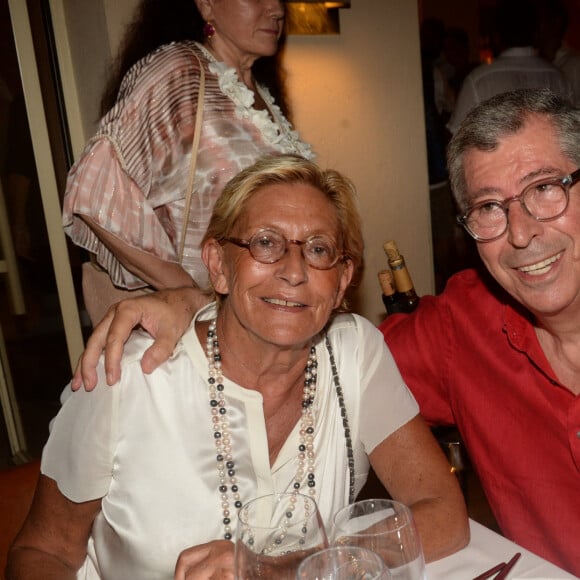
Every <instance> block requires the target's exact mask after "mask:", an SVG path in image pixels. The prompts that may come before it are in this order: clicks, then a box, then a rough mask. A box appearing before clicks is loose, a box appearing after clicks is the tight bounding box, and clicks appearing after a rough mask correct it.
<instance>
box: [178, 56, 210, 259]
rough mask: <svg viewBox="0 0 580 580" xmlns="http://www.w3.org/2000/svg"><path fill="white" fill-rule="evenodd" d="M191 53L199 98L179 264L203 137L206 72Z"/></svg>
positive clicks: (183, 246)
mask: <svg viewBox="0 0 580 580" xmlns="http://www.w3.org/2000/svg"><path fill="white" fill-rule="evenodd" d="M191 53H192V54H193V56H194V57H195V58H196V59H197V62H198V63H199V91H198V97H197V111H196V113H195V128H194V131H193V143H192V145H191V163H190V164H189V177H188V180H187V190H186V193H185V209H184V212H183V226H182V229H181V241H180V243H179V263H181V261H182V260H183V250H184V248H185V236H186V233H187V224H188V222H189V212H190V210H191V198H192V195H193V182H194V181H195V166H196V163H197V150H198V149H199V139H200V136H201V122H202V120H203V105H204V97H205V70H204V68H203V63H202V62H201V60H200V59H199V56H197V54H196V53H195V52H194V50H193V49H191Z"/></svg>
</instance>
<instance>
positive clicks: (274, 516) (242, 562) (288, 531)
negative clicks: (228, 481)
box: [235, 493, 328, 580]
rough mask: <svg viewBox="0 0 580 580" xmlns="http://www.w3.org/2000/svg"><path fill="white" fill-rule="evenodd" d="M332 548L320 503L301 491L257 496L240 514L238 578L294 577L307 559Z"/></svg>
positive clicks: (237, 559)
mask: <svg viewBox="0 0 580 580" xmlns="http://www.w3.org/2000/svg"><path fill="white" fill-rule="evenodd" d="M324 548H328V539H327V537H326V531H325V529H324V524H323V523H322V518H321V516H320V513H319V511H318V507H317V505H316V502H315V501H314V499H312V498H311V497H308V496H306V495H302V494H299V493H275V494H270V495H265V496H262V497H259V498H256V499H253V500H251V501H249V502H248V503H246V504H245V505H244V506H242V508H241V509H240V511H239V513H238V530H237V537H236V555H235V559H236V578H237V579H238V580H253V579H255V578H268V579H272V578H276V579H277V580H278V579H280V580H286V579H287V580H294V578H295V575H296V570H297V569H298V565H299V564H300V562H301V561H302V560H304V558H306V557H307V556H309V555H310V554H312V553H313V552H316V551H318V550H322V549H324Z"/></svg>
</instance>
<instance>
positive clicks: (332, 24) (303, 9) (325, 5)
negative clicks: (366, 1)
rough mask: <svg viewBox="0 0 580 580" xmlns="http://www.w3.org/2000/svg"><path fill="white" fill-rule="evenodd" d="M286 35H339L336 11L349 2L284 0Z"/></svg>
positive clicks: (346, 0)
mask: <svg viewBox="0 0 580 580" xmlns="http://www.w3.org/2000/svg"><path fill="white" fill-rule="evenodd" d="M285 5H286V34H339V33H340V21H339V18H338V10H339V9H340V8H350V0H334V1H331V0H328V1H326V2H324V1H321V0H286V3H285Z"/></svg>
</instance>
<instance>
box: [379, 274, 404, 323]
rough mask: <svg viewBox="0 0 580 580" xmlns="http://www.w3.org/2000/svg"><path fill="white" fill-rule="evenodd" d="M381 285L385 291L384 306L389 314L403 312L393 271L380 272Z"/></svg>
mask: <svg viewBox="0 0 580 580" xmlns="http://www.w3.org/2000/svg"><path fill="white" fill-rule="evenodd" d="M379 283H380V285H381V288H382V291H383V304H384V305H385V310H386V311H387V314H395V313H396V312H403V305H402V304H401V303H400V302H399V299H398V296H397V289H396V288H395V280H394V278H393V273H392V272H391V270H381V271H380V272H379Z"/></svg>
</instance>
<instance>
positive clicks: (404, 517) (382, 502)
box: [332, 498, 415, 538]
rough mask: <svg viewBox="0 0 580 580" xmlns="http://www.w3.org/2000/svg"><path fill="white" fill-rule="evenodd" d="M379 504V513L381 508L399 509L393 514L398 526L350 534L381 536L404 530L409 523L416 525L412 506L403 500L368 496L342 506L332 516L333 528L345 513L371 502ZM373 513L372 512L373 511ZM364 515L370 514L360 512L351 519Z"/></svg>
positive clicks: (355, 535)
mask: <svg viewBox="0 0 580 580" xmlns="http://www.w3.org/2000/svg"><path fill="white" fill-rule="evenodd" d="M373 503H374V504H377V505H378V506H380V509H379V510H376V512H375V513H377V512H378V511H380V510H381V509H385V508H388V507H390V508H396V510H398V511H394V513H393V516H394V517H395V518H396V519H395V522H396V524H397V525H396V526H393V528H392V529H391V530H388V531H385V530H383V531H380V532H366V531H364V530H363V531H359V532H350V531H349V532H348V536H351V537H357V538H363V537H373V536H379V535H383V534H385V533H392V532H395V531H397V530H402V529H403V528H405V527H407V526H409V525H414V523H415V520H414V518H413V511H412V510H411V508H410V507H409V506H408V505H406V504H404V503H403V502H400V501H398V500H395V499H387V498H376V499H373V498H368V499H363V500H359V501H355V502H354V503H351V504H349V505H346V506H344V507H342V508H340V509H339V510H338V511H337V512H336V514H334V517H333V518H332V525H333V528H336V527H337V526H338V525H339V521H338V520H339V518H340V517H341V516H344V514H348V515H349V516H350V515H352V514H353V510H356V508H357V507H362V506H364V505H371V504H373ZM371 513H372V512H371ZM364 515H368V514H364V513H362V512H361V513H360V514H358V515H355V516H354V517H349V519H354V518H355V517H356V518H358V517H363V516H364ZM344 521H348V520H344Z"/></svg>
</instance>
